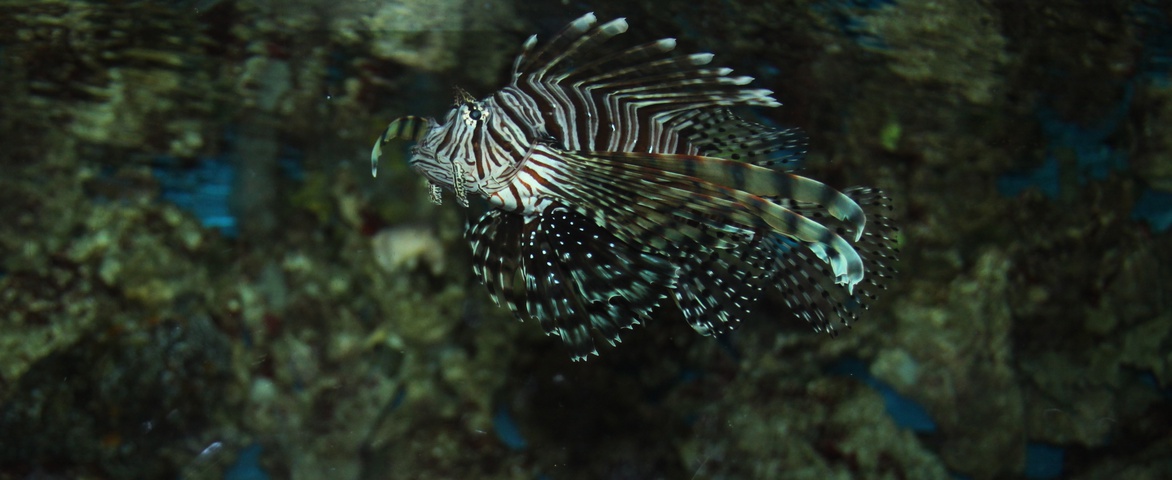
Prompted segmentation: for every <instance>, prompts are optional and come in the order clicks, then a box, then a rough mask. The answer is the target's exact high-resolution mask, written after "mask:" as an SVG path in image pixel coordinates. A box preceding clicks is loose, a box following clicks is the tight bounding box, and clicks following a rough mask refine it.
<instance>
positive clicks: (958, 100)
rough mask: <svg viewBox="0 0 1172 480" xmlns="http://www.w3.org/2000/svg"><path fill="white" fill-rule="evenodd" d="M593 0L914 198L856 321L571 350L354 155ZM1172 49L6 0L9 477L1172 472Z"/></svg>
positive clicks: (660, 336) (760, 114)
mask: <svg viewBox="0 0 1172 480" xmlns="http://www.w3.org/2000/svg"><path fill="white" fill-rule="evenodd" d="M590 11H593V12H595V13H596V14H597V16H598V17H599V18H600V19H603V20H606V19H611V18H615V17H620V16H622V17H627V19H628V21H629V23H630V25H631V30H630V32H628V33H627V34H626V35H627V36H629V37H632V38H636V39H638V40H642V41H647V40H653V39H658V38H663V37H675V38H677V39H678V40H679V43H680V46H681V50H682V51H688V52H693V51H696V52H699V51H706V52H713V53H715V54H716V61H715V64H719V65H723V66H729V67H733V68H734V69H735V70H736V72H737V73H738V74H744V75H751V76H753V77H755V78H756V79H757V80H756V82H755V83H754V85H757V86H760V87H762V88H768V89H771V90H773V91H774V92H775V96H776V97H777V98H778V100H780V101H781V102H782V103H783V104H784V106H783V107H781V108H779V109H768V110H756V111H753V112H752V114H753V115H755V116H756V117H755V120H756V121H760V122H764V123H767V124H771V125H784V126H796V127H801V128H802V129H804V130H805V131H806V133H807V134H808V135H809V136H810V148H809V150H810V153H809V155H808V160H807V161H806V164H805V167H804V169H803V174H804V175H808V176H810V177H812V178H816V179H819V180H821V181H824V182H826V183H828V184H830V185H832V186H836V187H843V186H848V185H859V184H862V185H873V186H877V187H880V188H883V189H884V190H885V191H886V192H887V193H888V194H889V195H891V196H892V197H893V199H894V204H895V212H894V213H895V215H894V216H895V217H896V218H897V219H898V223H899V225H900V227H901V234H902V237H901V239H900V247H901V253H900V256H901V260H900V262H899V263H898V264H897V268H898V270H899V274H898V275H897V276H896V279H895V281H894V282H891V284H890V285H889V290H888V291H887V292H885V294H884V296H883V297H882V298H881V299H880V301H879V302H878V304H877V305H874V306H873V307H872V308H871V310H870V311H868V312H866V313H865V315H863V317H862V319H861V320H860V321H858V322H855V323H853V324H852V326H851V327H852V328H850V329H849V330H846V331H844V332H842V334H840V335H839V336H838V337H837V338H830V337H829V336H826V335H820V334H815V333H814V332H812V331H811V330H810V328H809V326H808V325H807V324H806V322H804V321H802V320H800V319H797V318H794V317H793V316H792V315H791V314H790V313H789V312H787V311H786V309H785V306H784V303H782V302H780V301H778V299H777V298H770V299H767V300H766V302H765V305H764V306H763V307H762V308H760V309H758V312H759V313H758V315H756V317H755V318H749V319H745V321H744V322H742V325H741V326H740V327H739V328H738V329H737V330H736V331H734V332H733V333H731V334H729V335H725V336H722V337H719V338H711V337H704V336H701V335H698V334H696V333H695V332H694V331H693V330H692V329H691V327H689V326H688V325H687V324H686V323H685V322H683V321H682V320H681V319H680V318H672V317H671V316H666V317H665V318H658V319H656V321H654V322H651V324H649V325H644V326H641V327H638V328H636V330H634V331H632V332H629V333H627V334H625V335H624V341H623V343H622V344H621V345H619V346H618V347H615V348H609V347H605V348H602V349H601V352H600V353H601V356H600V357H596V358H592V359H591V360H590V361H588V362H577V363H575V362H571V361H570V359H569V356H568V354H567V352H566V350H565V348H564V347H563V345H562V344H561V342H560V341H558V340H556V339H554V338H550V337H546V336H544V335H543V334H542V333H541V329H540V328H538V326H537V325H535V324H532V323H521V322H517V321H516V320H514V319H513V318H512V316H511V315H510V314H509V313H508V311H507V309H504V308H498V307H496V306H495V305H493V303H492V301H491V300H489V297H488V295H486V292H485V291H484V288H483V287H481V286H480V285H478V282H477V280H476V279H475V277H474V276H473V275H472V271H471V267H470V254H469V251H468V247H467V243H466V242H465V241H464V239H463V237H462V234H463V228H464V225H465V223H466V222H467V221H468V219H469V217H470V216H472V217H471V218H475V217H474V215H475V213H474V212H477V211H478V210H477V207H478V206H477V205H475V204H474V205H473V208H472V209H471V210H466V209H463V208H460V207H458V206H456V205H444V206H435V205H433V204H432V203H431V202H430V201H429V200H428V192H427V188H426V185H425V183H424V182H423V181H422V180H421V177H419V176H418V175H417V174H415V173H414V172H412V171H410V169H409V168H408V167H407V165H406V151H407V150H406V148H405V147H400V146H388V147H387V148H386V149H385V150H384V158H383V160H382V164H381V169H382V172H380V175H379V177H378V178H371V176H370V173H369V164H368V161H369V155H370V148H371V145H372V144H373V142H374V140H375V139H376V138H377V137H378V135H379V134H380V133H381V132H382V129H383V128H384V127H385V126H386V123H387V121H388V120H390V119H393V118H395V117H397V116H400V115H404V114H416V115H428V116H430V115H439V114H441V113H443V112H444V111H446V110H447V109H448V108H449V106H450V102H451V99H452V96H453V92H454V87H456V86H460V87H462V88H464V89H466V90H468V91H469V92H471V93H472V94H473V95H474V96H478V97H479V96H483V95H486V94H488V93H491V92H492V91H495V90H496V89H498V88H499V87H500V86H501V85H502V84H504V83H505V82H506V81H507V74H508V72H509V67H510V65H511V62H512V59H513V57H514V56H515V55H516V53H517V52H518V51H519V48H520V45H521V43H522V42H523V41H524V40H525V38H527V37H528V36H529V35H530V34H533V33H537V34H539V35H540V36H542V37H543V38H548V36H549V35H551V34H553V33H555V32H556V31H557V30H558V29H560V28H561V27H562V26H563V25H565V24H566V23H567V22H569V21H570V20H572V19H574V18H577V17H579V16H581V15H582V14H584V13H586V12H590ZM1170 75H1172V4H1170V2H1167V1H1155V0H1118V1H1114V2H1108V1H1101V2H1096V1H1083V0H1046V1H1041V0H1039V1H1027V2H1018V1H979V0H774V1H767V2H759V1H749V0H726V1H719V2H718V1H699V2H668V1H663V0H654V1H653V0H633V1H629V2H617V1H609V2H608V1H574V0H562V1H548V2H523V1H515V2H514V1H511V0H401V1H396V0H377V1H375V0H336V1H323V0H235V1H233V0H173V1H167V0H155V1H145V0H143V1H116V0H115V1H83V0H0V95H2V100H0V220H2V222H0V253H2V255H3V257H2V258H3V263H2V264H0V479H73V478H84V479H91V478H92V479H100V478H167V479H174V478H185V479H187V478H190V479H225V480H268V479H279V478H298V479H318V478H331V479H399V478H402V479H430V478H436V479H446V478H453V479H455V478H460V479H466V478H476V479H480V478H484V479H497V478H509V479H526V480H529V479H550V480H555V479H676V478H683V479H686V478H696V479H701V478H712V479H740V478H746V479H756V478H787V479H788V478H792V479H851V478H858V479H974V480H977V479H1059V478H1069V479H1100V478H1102V479H1169V478H1172V309H1170V308H1169V306H1170V305H1169V304H1170V303H1172V276H1170V273H1172V233H1169V228H1170V227H1172V78H1170ZM480 208H481V209H482V208H483V207H480Z"/></svg>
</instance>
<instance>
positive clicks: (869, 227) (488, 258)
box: [371, 14, 895, 360]
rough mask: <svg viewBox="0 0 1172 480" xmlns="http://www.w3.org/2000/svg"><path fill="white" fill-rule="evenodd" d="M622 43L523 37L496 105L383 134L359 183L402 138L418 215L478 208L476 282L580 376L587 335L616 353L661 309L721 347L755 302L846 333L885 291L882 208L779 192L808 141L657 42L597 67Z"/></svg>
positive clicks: (403, 124) (586, 27)
mask: <svg viewBox="0 0 1172 480" xmlns="http://www.w3.org/2000/svg"><path fill="white" fill-rule="evenodd" d="M626 30H627V23H626V22H625V21H624V20H623V19H618V20H614V21H611V22H608V23H605V24H601V25H599V24H597V20H596V18H595V17H594V15H593V14H587V15H585V16H583V17H581V18H579V19H577V20H575V21H574V22H573V23H571V24H570V25H569V26H568V27H567V28H566V29H565V30H563V31H562V32H561V33H560V34H558V35H557V36H556V37H554V38H553V39H552V40H551V41H550V42H548V43H546V44H545V45H543V46H541V47H540V48H538V47H537V39H536V37H535V36H534V37H530V38H529V40H528V41H526V42H525V44H524V47H523V51H522V53H521V54H520V55H519V56H518V57H517V59H516V62H515V63H514V66H513V77H512V81H511V83H510V84H509V85H507V86H505V87H504V88H502V89H501V90H500V91H498V92H496V93H494V94H492V95H491V96H489V97H487V98H484V99H480V100H476V99H473V98H472V97H470V96H468V95H467V94H464V93H461V94H460V98H458V99H457V106H456V108H454V109H453V110H452V111H450V112H449V113H448V115H447V117H446V118H445V119H444V121H443V123H439V122H437V121H435V120H432V119H426V120H424V119H419V118H417V117H403V118H401V119H398V120H396V121H394V122H392V123H391V125H390V126H389V127H388V128H387V130H386V132H384V133H383V135H382V137H381V138H380V139H379V140H378V142H376V144H375V148H374V151H373V152H372V155H371V161H372V173H373V168H375V166H376V165H377V160H378V157H379V155H380V152H381V147H382V144H383V143H384V142H386V141H388V140H389V139H391V138H396V137H403V138H408V139H411V140H415V141H416V145H415V147H414V148H413V149H412V156H411V159H410V164H411V165H412V166H413V167H414V168H415V169H416V170H417V171H419V172H420V173H421V174H423V176H424V177H426V178H427V180H428V183H429V187H430V189H431V193H432V198H433V200H435V201H436V202H437V203H438V202H439V201H440V198H441V192H442V190H450V191H451V192H453V193H454V195H455V197H456V199H457V201H458V202H460V203H461V204H462V205H465V206H466V205H467V197H468V195H469V194H470V193H475V194H477V195H480V196H482V197H484V198H486V199H487V200H488V203H489V205H490V207H491V208H490V210H489V211H488V213H486V214H485V215H484V216H483V217H481V218H480V219H479V220H478V221H476V222H475V223H474V224H472V225H471V226H470V227H469V229H468V231H467V237H468V239H469V241H470V242H471V245H472V250H473V257H474V267H473V268H474V271H475V273H476V274H477V275H478V276H479V277H480V279H481V280H482V281H483V282H484V283H485V285H486V286H487V287H488V291H489V293H490V295H491V296H492V298H493V299H494V300H495V301H496V302H497V303H498V304H499V303H502V302H503V303H505V304H506V305H508V306H509V308H510V309H511V310H512V312H513V313H514V314H515V315H516V316H517V317H518V318H520V319H522V320H524V319H532V320H536V321H537V322H539V323H540V325H541V326H542V328H543V329H544V330H545V332H546V333H547V334H550V335H557V336H559V337H560V338H561V339H562V340H563V341H565V343H566V344H567V345H568V346H569V348H570V349H571V355H572V356H573V358H574V359H575V360H581V359H585V358H586V357H587V356H588V355H589V354H592V353H593V354H597V350H596V349H595V343H594V339H593V334H592V333H591V331H592V330H593V331H594V332H596V333H597V334H598V335H599V336H600V337H601V338H603V339H604V340H606V341H607V342H608V343H611V344H612V345H613V344H614V343H615V342H618V341H619V332H620V330H621V329H624V328H631V327H632V326H633V325H636V324H639V323H641V322H643V321H647V320H649V319H650V318H651V314H652V311H653V310H655V309H657V308H676V309H678V310H679V311H680V312H681V313H682V315H683V317H684V318H685V319H686V320H687V321H688V322H689V324H691V326H692V327H693V328H695V329H696V330H697V331H699V332H700V333H702V334H706V335H709V334H718V333H722V332H725V331H728V330H729V329H730V328H732V327H733V326H734V325H735V324H736V323H737V322H739V320H740V319H741V318H742V317H744V316H745V314H747V313H748V311H749V308H750V307H751V306H752V305H753V304H754V302H755V301H756V300H758V298H759V297H760V296H761V294H762V292H763V290H764V288H765V287H767V286H776V287H778V288H779V289H780V290H781V291H782V293H783V295H784V298H785V300H786V303H787V304H788V306H789V307H790V308H791V309H792V310H793V311H794V312H795V314H796V315H797V316H799V317H802V318H805V319H806V320H807V321H809V322H810V323H812V324H813V325H814V327H815V329H816V330H820V331H822V330H824V331H830V332H833V328H834V327H833V324H832V320H833V318H834V317H839V318H841V319H842V320H843V321H844V322H845V321H847V320H848V319H853V318H854V317H855V312H856V311H858V310H859V309H861V308H865V306H866V303H867V301H868V300H870V299H872V298H874V292H875V291H876V290H877V289H881V288H882V280H883V279H884V278H886V277H888V276H889V275H890V272H891V271H892V270H891V268H890V267H889V263H890V262H891V261H892V260H894V257H893V255H894V251H895V250H894V248H893V242H894V239H893V236H894V234H893V232H894V227H893V226H892V225H891V222H890V221H889V220H888V219H887V217H884V216H883V215H881V214H880V213H879V212H881V211H882V210H885V209H890V206H889V205H888V203H887V199H886V197H884V196H883V195H882V194H881V193H880V192H879V191H878V190H874V189H867V188H851V189H847V190H845V191H842V192H839V191H837V190H835V189H833V188H830V187H827V186H826V185H823V184H821V183H819V182H816V181H814V180H810V179H808V178H804V177H801V176H798V175H795V174H792V173H790V172H789V170H790V169H792V168H793V164H794V162H796V161H797V160H799V159H800V158H801V156H802V155H803V154H804V145H805V142H804V137H803V136H802V135H801V134H800V133H799V132H797V131H796V130H777V129H772V128H769V127H765V126H762V125H758V124H754V123H751V122H747V121H745V120H742V119H740V118H738V117H737V116H735V115H734V114H732V113H731V112H730V111H729V110H728V108H729V107H736V106H761V107H774V106H778V105H779V104H778V103H777V101H776V100H774V99H773V97H772V92H770V91H769V90H763V89H754V88H749V87H748V86H747V85H748V83H749V82H750V81H751V80H752V79H751V78H749V77H743V76H732V75H731V70H730V69H727V68H713V67H709V66H708V64H709V62H710V61H711V59H712V55H711V54H693V55H674V54H672V50H673V49H674V48H675V41H674V40H672V39H663V40H659V41H656V42H651V43H648V44H643V45H637V46H634V47H629V48H609V49H608V48H601V47H602V44H604V43H606V42H607V41H609V40H611V39H612V38H613V37H615V36H617V35H619V34H621V33H623V32H625V31H626Z"/></svg>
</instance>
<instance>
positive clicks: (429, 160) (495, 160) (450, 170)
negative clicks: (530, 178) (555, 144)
mask: <svg viewBox="0 0 1172 480" xmlns="http://www.w3.org/2000/svg"><path fill="white" fill-rule="evenodd" d="M494 110H495V104H494V100H493V99H492V98H487V99H481V100H477V99H475V98H474V97H472V96H471V95H469V94H468V93H467V92H464V91H463V90H457V94H456V104H455V106H454V107H453V108H452V109H451V110H450V111H448V113H447V115H445V116H444V119H443V122H442V123H441V122H438V121H436V120H434V119H431V118H427V119H424V118H420V117H412V116H408V117H402V118H399V119H397V120H395V121H393V122H391V124H390V126H388V127H387V130H386V131H385V132H384V133H383V136H382V138H381V139H380V141H379V142H378V143H376V145H375V151H374V152H372V154H371V162H372V172H373V171H374V170H373V168H374V166H375V163H376V162H377V161H378V157H379V156H380V154H381V148H382V144H383V143H384V142H386V141H388V140H391V139H393V138H403V139H406V140H409V141H415V142H416V144H415V146H414V147H413V148H412V149H411V157H410V159H409V160H408V165H410V166H411V167H412V168H413V169H414V170H415V171H417V172H419V173H420V174H421V175H423V176H424V177H425V178H426V179H427V181H428V183H429V184H430V186H431V189H432V198H433V200H436V201H437V202H438V200H439V191H440V190H441V189H446V190H450V191H452V192H453V193H455V195H456V199H457V200H458V201H459V202H460V203H461V204H463V205H467V194H466V192H467V191H474V192H477V193H480V194H483V195H488V194H491V193H492V192H494V191H497V190H499V189H501V188H503V187H504V186H505V185H506V184H507V182H508V180H509V179H511V176H512V174H513V173H514V172H515V171H516V164H517V161H516V158H515V157H516V156H517V154H516V151H517V148H523V147H518V145H523V144H524V143H525V142H524V141H523V140H524V139H523V138H520V137H518V136H517V135H516V134H515V129H514V128H510V127H509V126H508V125H502V124H501V122H493V121H492V120H494V119H493V116H494V115H493V112H494Z"/></svg>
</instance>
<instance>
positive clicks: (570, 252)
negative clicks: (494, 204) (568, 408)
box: [468, 206, 676, 360]
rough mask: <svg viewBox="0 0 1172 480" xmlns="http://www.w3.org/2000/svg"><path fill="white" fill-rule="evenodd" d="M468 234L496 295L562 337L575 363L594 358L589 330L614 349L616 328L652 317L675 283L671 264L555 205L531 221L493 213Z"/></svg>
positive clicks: (476, 261)
mask: <svg viewBox="0 0 1172 480" xmlns="http://www.w3.org/2000/svg"><path fill="white" fill-rule="evenodd" d="M468 237H469V240H470V241H471V242H472V245H473V254H474V262H473V263H474V270H475V271H476V273H477V275H478V276H480V278H481V280H483V281H484V282H485V284H486V285H488V289H489V293H490V294H491V295H492V296H493V298H494V299H496V300H497V301H498V302H503V303H506V304H508V305H509V308H510V309H511V310H512V311H513V312H514V314H516V315H517V316H518V318H521V319H522V320H526V319H530V320H536V321H538V323H539V324H540V325H541V326H542V329H543V330H545V332H546V334H548V335H557V336H558V337H559V338H561V339H562V341H563V342H565V343H566V344H567V346H569V348H570V351H571V356H572V357H573V359H574V360H584V359H586V358H587V357H588V356H589V355H590V354H597V349H596V348H595V344H594V339H593V334H592V333H591V332H592V331H593V332H595V333H597V334H598V335H599V336H600V337H601V338H602V339H604V340H605V341H607V342H608V343H610V344H614V343H616V342H619V341H620V340H621V339H620V337H619V334H620V330H622V329H624V328H632V327H633V326H634V325H636V324H639V323H640V322H642V321H646V320H648V319H650V313H651V311H652V310H653V309H654V308H656V306H658V305H659V303H660V302H661V301H662V300H663V299H665V298H666V295H667V293H668V292H669V291H670V290H671V288H672V287H673V286H674V284H675V277H676V268H675V266H674V265H672V264H671V263H670V262H668V261H667V260H665V259H663V258H661V257H658V256H655V255H651V254H647V253H642V252H639V251H637V250H635V249H632V248H630V247H629V246H628V245H626V244H624V243H622V242H621V241H619V240H618V239H617V238H615V237H614V236H613V235H612V234H610V232H608V231H606V230H605V229H603V228H600V227H599V226H597V225H596V224H595V223H594V222H592V221H591V220H590V219H588V218H586V217H584V216H582V215H580V214H578V213H576V212H574V211H572V210H569V209H567V208H564V207H560V206H554V207H551V208H548V209H546V210H545V211H544V212H542V213H541V214H539V215H535V216H521V215H518V214H512V213H505V212H501V211H497V210H494V211H491V212H489V213H488V214H486V215H485V217H484V218H482V219H481V220H480V221H479V222H477V224H476V225H474V226H473V227H472V228H470V229H469V234H468ZM519 285H523V289H524V294H523V295H521V294H520V292H518V291H517V286H519Z"/></svg>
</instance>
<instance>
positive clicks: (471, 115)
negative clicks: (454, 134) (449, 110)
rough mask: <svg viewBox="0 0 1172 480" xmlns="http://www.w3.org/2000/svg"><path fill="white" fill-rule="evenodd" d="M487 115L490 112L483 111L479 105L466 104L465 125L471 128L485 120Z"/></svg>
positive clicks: (473, 103)
mask: <svg viewBox="0 0 1172 480" xmlns="http://www.w3.org/2000/svg"><path fill="white" fill-rule="evenodd" d="M487 115H488V112H486V111H484V110H483V109H481V108H480V104H479V103H475V102H468V103H465V104H464V123H465V124H466V125H468V126H469V127H471V126H472V125H475V124H476V122H479V121H480V120H483V119H484V117H485V116H487Z"/></svg>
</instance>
